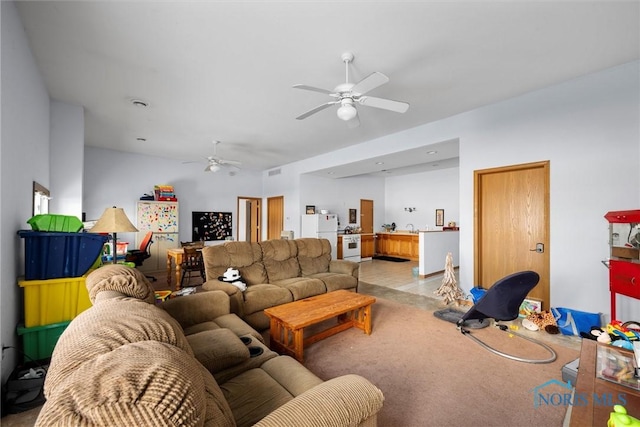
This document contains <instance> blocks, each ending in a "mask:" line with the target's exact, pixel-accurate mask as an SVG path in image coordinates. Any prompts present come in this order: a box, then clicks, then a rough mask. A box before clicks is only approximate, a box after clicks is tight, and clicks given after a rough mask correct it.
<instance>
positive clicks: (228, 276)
mask: <svg viewBox="0 0 640 427" xmlns="http://www.w3.org/2000/svg"><path fill="white" fill-rule="evenodd" d="M218 280H220V281H221V282H225V283H229V284H230V285H233V286H235V287H236V288H238V289H240V290H241V291H243V292H244V291H246V290H247V284H246V283H244V281H243V280H242V276H240V272H239V271H238V270H237V269H235V268H233V267H229V268H227V271H225V272H224V274H223V275H222V276H220V277H218Z"/></svg>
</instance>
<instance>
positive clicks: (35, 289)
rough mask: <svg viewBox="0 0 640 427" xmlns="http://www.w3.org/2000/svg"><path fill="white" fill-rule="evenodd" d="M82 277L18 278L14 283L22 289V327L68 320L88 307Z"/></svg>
mask: <svg viewBox="0 0 640 427" xmlns="http://www.w3.org/2000/svg"><path fill="white" fill-rule="evenodd" d="M85 279H86V278H85V277H70V278H64V279H48V280H19V281H18V285H19V286H20V287H21V288H23V289H24V326H25V327H27V328H31V327H34V326H43V325H48V324H51V323H58V322H63V321H66V320H71V319H73V318H74V317H76V316H77V315H78V314H80V313H82V312H83V311H85V310H86V309H88V308H89V307H91V305H92V304H91V300H90V299H89V292H88V291H87V288H86V286H85Z"/></svg>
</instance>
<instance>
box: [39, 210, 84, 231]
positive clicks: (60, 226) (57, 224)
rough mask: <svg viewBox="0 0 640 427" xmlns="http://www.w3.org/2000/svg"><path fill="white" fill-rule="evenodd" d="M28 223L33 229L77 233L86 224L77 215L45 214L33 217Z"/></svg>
mask: <svg viewBox="0 0 640 427" xmlns="http://www.w3.org/2000/svg"><path fill="white" fill-rule="evenodd" d="M27 224H29V225H30V226H31V229H32V230H33V231H59V232H64V233H77V232H78V231H80V230H82V227H83V226H84V225H83V224H82V221H80V219H79V218H78V217H77V216H73V215H55V214H43V215H36V216H33V217H31V218H30V219H29V220H28V221H27Z"/></svg>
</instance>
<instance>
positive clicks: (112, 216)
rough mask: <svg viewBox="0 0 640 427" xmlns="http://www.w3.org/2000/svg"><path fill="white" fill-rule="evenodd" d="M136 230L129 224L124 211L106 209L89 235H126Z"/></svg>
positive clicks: (114, 208)
mask: <svg viewBox="0 0 640 427" xmlns="http://www.w3.org/2000/svg"><path fill="white" fill-rule="evenodd" d="M135 231H138V229H137V228H136V227H135V226H134V225H133V224H131V221H129V218H127V214H125V213H124V209H122V208H116V207H115V206H114V207H112V208H107V209H105V210H104V213H103V214H102V216H101V217H100V219H99V220H98V221H97V222H96V224H95V225H94V226H93V227H91V230H89V232H91V233H126V232H135Z"/></svg>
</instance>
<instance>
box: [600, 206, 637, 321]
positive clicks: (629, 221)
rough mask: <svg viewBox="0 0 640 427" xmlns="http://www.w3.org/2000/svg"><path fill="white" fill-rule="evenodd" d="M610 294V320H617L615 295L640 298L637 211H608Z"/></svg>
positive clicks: (606, 216)
mask: <svg viewBox="0 0 640 427" xmlns="http://www.w3.org/2000/svg"><path fill="white" fill-rule="evenodd" d="M605 218H606V219H607V221H608V222H609V249H610V261H609V291H610V293H611V320H618V318H617V317H616V295H617V294H620V295H624V296H627V297H631V298H635V299H640V288H638V286H637V285H638V284H640V226H639V225H638V224H640V210H632V211H613V212H608V213H607V214H606V215H605Z"/></svg>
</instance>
